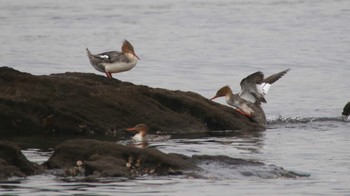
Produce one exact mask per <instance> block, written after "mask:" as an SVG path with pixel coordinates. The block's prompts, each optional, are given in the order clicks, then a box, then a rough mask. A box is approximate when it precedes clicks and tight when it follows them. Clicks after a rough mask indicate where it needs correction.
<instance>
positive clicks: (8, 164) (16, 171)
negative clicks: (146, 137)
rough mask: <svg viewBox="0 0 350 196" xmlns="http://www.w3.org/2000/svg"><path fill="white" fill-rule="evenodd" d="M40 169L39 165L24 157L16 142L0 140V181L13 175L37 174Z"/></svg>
mask: <svg viewBox="0 0 350 196" xmlns="http://www.w3.org/2000/svg"><path fill="white" fill-rule="evenodd" d="M42 171H43V170H42V168H41V167H40V166H38V165H36V164H34V163H31V162H30V161H28V160H27V159H26V157H25V156H24V155H23V154H22V152H21V150H20V149H19V147H18V146H17V145H16V144H13V143H10V142H4V141H0V181H3V180H6V179H7V178H9V177H13V176H17V177H25V176H27V175H34V174H39V173H41V172H42Z"/></svg>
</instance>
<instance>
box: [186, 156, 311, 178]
mask: <svg viewBox="0 0 350 196" xmlns="http://www.w3.org/2000/svg"><path fill="white" fill-rule="evenodd" d="M190 161H191V162H193V163H195V164H196V165H197V166H199V167H201V168H202V169H203V170H202V171H204V172H199V173H198V176H200V177H201V178H205V177H209V178H217V179H241V178H246V177H257V178H262V179H275V178H298V177H308V176H310V175H309V174H304V173H297V172H293V171H288V170H285V169H283V168H282V167H277V166H275V165H266V164H265V163H263V162H259V161H255V160H245V159H239V158H232V157H228V156H223V155H218V156H209V155H194V156H192V158H190ZM212 165H214V167H213V166H212ZM213 168H214V169H213Z"/></svg>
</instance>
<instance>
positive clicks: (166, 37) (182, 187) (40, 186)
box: [0, 0, 350, 195]
mask: <svg viewBox="0 0 350 196" xmlns="http://www.w3.org/2000/svg"><path fill="white" fill-rule="evenodd" d="M349 32H350V1H348V0H334V1H329V0H308V1H306V0H305V1H303V0H262V1H260V0H176V1H174V0H145V1H136V0H129V1H118V0H106V1H83V0H75V1H68V0H61V1H46V0H31V1H24V0H1V1H0V66H9V67H13V68H15V69H18V70H20V71H25V72H29V73H31V74H34V75H42V74H51V73H61V72H91V73H96V74H101V75H103V73H99V72H97V71H95V70H94V69H93V68H92V66H91V65H90V64H89V62H88V59H87V57H86V52H85V48H86V47H88V48H89V49H90V50H91V51H92V52H95V53H99V52H104V51H109V50H119V49H120V46H121V43H122V41H123V39H128V40H129V41H130V42H131V43H132V44H133V45H134V47H135V51H136V53H137V54H138V56H139V57H140V58H141V60H140V61H139V62H138V64H137V65H136V67H135V68H134V69H132V70H131V71H129V72H124V73H120V74H114V77H115V78H117V79H119V80H122V81H129V82H132V83H135V84H143V85H148V86H151V87H160V88H167V89H173V90H183V91H193V92H197V93H199V94H201V95H203V96H204V97H207V98H210V97H212V96H213V95H214V94H215V92H216V91H217V89H218V88H220V87H221V86H223V85H227V84H229V85H230V86H231V87H232V89H233V90H234V91H236V92H237V91H239V88H240V87H239V82H240V80H241V79H242V78H244V77H245V76H247V75H249V74H250V73H253V72H255V71H258V70H260V71H263V72H264V73H265V74H266V75H270V74H273V73H276V72H279V71H282V70H284V69H286V68H291V71H290V72H289V73H288V74H287V75H285V76H284V77H283V78H282V79H281V80H279V81H278V82H276V84H274V85H273V86H272V88H271V90H270V92H269V94H268V96H267V101H268V103H267V104H264V106H263V108H264V110H265V112H266V114H267V118H268V120H269V127H268V129H267V130H266V131H265V132H263V133H261V134H259V135H248V136H240V137H238V136H227V137H205V138H197V139H181V140H176V139H174V140H170V141H169V142H167V143H164V144H162V145H158V146H156V147H157V148H158V149H160V150H162V151H165V152H178V153H182V154H187V155H192V154H211V155H219V154H222V155H227V156H230V157H237V158H245V159H253V160H259V161H262V162H264V163H267V164H274V165H277V166H281V167H283V168H285V169H287V170H292V171H297V172H303V173H307V174H310V177H306V178H297V179H284V178H273V177H271V176H270V177H268V178H266V179H265V178H261V177H243V176H240V175H238V174H237V173H236V171H234V170H232V169H229V168H226V167H221V166H219V165H214V166H212V168H211V167H210V166H207V167H208V168H207V169H208V171H209V172H208V179H202V180H199V179H187V178H181V177H162V178H152V177H144V178H139V179H136V180H131V181H129V180H120V179H118V180H113V179H106V182H104V183H83V182H66V181H62V180H61V179H57V178H56V177H54V176H52V175H39V176H32V177H29V178H27V179H23V180H21V181H20V183H16V184H13V185H11V184H7V185H6V186H5V185H4V186H1V185H0V194H14V195H17V194H18V195H19V194H20V195H45V194H50V195H55V194H56V195H62V194H92V195H113V194H117V193H119V194H120V193H125V194H128V193H137V194H138V195H180V194H181V195H194V194H202V195H232V194H238V195H242V194H247V195H249V194H250V195H281V194H285V195H330V194H332V195H334V194H338V195H350V188H349V184H350V177H349V174H350V164H349V163H350V155H349V153H348V149H349V143H350V133H349V131H350V128H349V126H350V124H349V123H347V122H343V121H341V120H340V118H339V117H340V115H341V111H342V108H343V107H344V105H345V103H347V102H348V101H350V86H349V75H350V60H349V59H350V58H349V54H350V34H349ZM218 102H220V103H223V104H224V101H223V100H222V99H221V100H218ZM145 123H147V122H145ZM23 152H24V153H25V154H26V156H27V157H28V158H29V159H30V160H32V161H36V162H38V163H40V162H42V161H45V160H46V159H47V158H48V157H49V155H50V152H47V151H45V150H43V149H40V148H28V149H25V150H24V151H23Z"/></svg>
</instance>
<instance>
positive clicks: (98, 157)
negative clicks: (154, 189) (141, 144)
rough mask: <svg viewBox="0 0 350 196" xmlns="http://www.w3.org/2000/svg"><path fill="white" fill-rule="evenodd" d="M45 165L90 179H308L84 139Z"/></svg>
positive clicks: (223, 159) (225, 160)
mask: <svg viewBox="0 0 350 196" xmlns="http://www.w3.org/2000/svg"><path fill="white" fill-rule="evenodd" d="M44 166H45V167H46V168H48V169H64V170H65V171H66V172H65V175H66V176H77V175H81V176H84V177H88V178H90V179H92V178H99V177H127V178H133V177H137V176H143V175H157V176H159V175H178V174H180V175H182V174H186V175H188V176H191V177H196V178H217V179H234V178H237V176H238V177H239V176H243V177H257V178H263V179H273V178H280V177H285V178H295V177H304V176H307V175H303V174H297V173H295V172H290V171H287V170H285V169H283V168H281V167H277V166H274V165H266V164H264V163H262V162H259V161H254V160H244V159H237V158H231V157H228V156H223V155H218V156H209V155H193V156H192V157H187V156H185V155H181V154H166V153H163V152H161V151H159V150H157V149H152V148H136V147H133V146H124V145H121V144H117V143H112V142H104V141H97V140H87V139H77V140H70V141H66V142H64V143H62V144H61V145H59V146H58V147H57V149H56V150H55V152H54V154H53V155H52V156H51V157H50V159H49V160H48V161H47V162H45V163H44Z"/></svg>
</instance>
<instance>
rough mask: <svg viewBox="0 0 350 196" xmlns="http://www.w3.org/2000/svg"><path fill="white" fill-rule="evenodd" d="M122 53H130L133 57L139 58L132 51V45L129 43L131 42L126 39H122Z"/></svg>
mask: <svg viewBox="0 0 350 196" xmlns="http://www.w3.org/2000/svg"><path fill="white" fill-rule="evenodd" d="M122 53H123V54H128V53H129V54H132V55H133V56H134V57H136V58H137V59H139V60H140V58H139V57H138V56H137V55H136V53H135V51H134V46H132V45H131V43H130V42H129V41H128V40H126V39H125V40H124V42H123V45H122Z"/></svg>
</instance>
